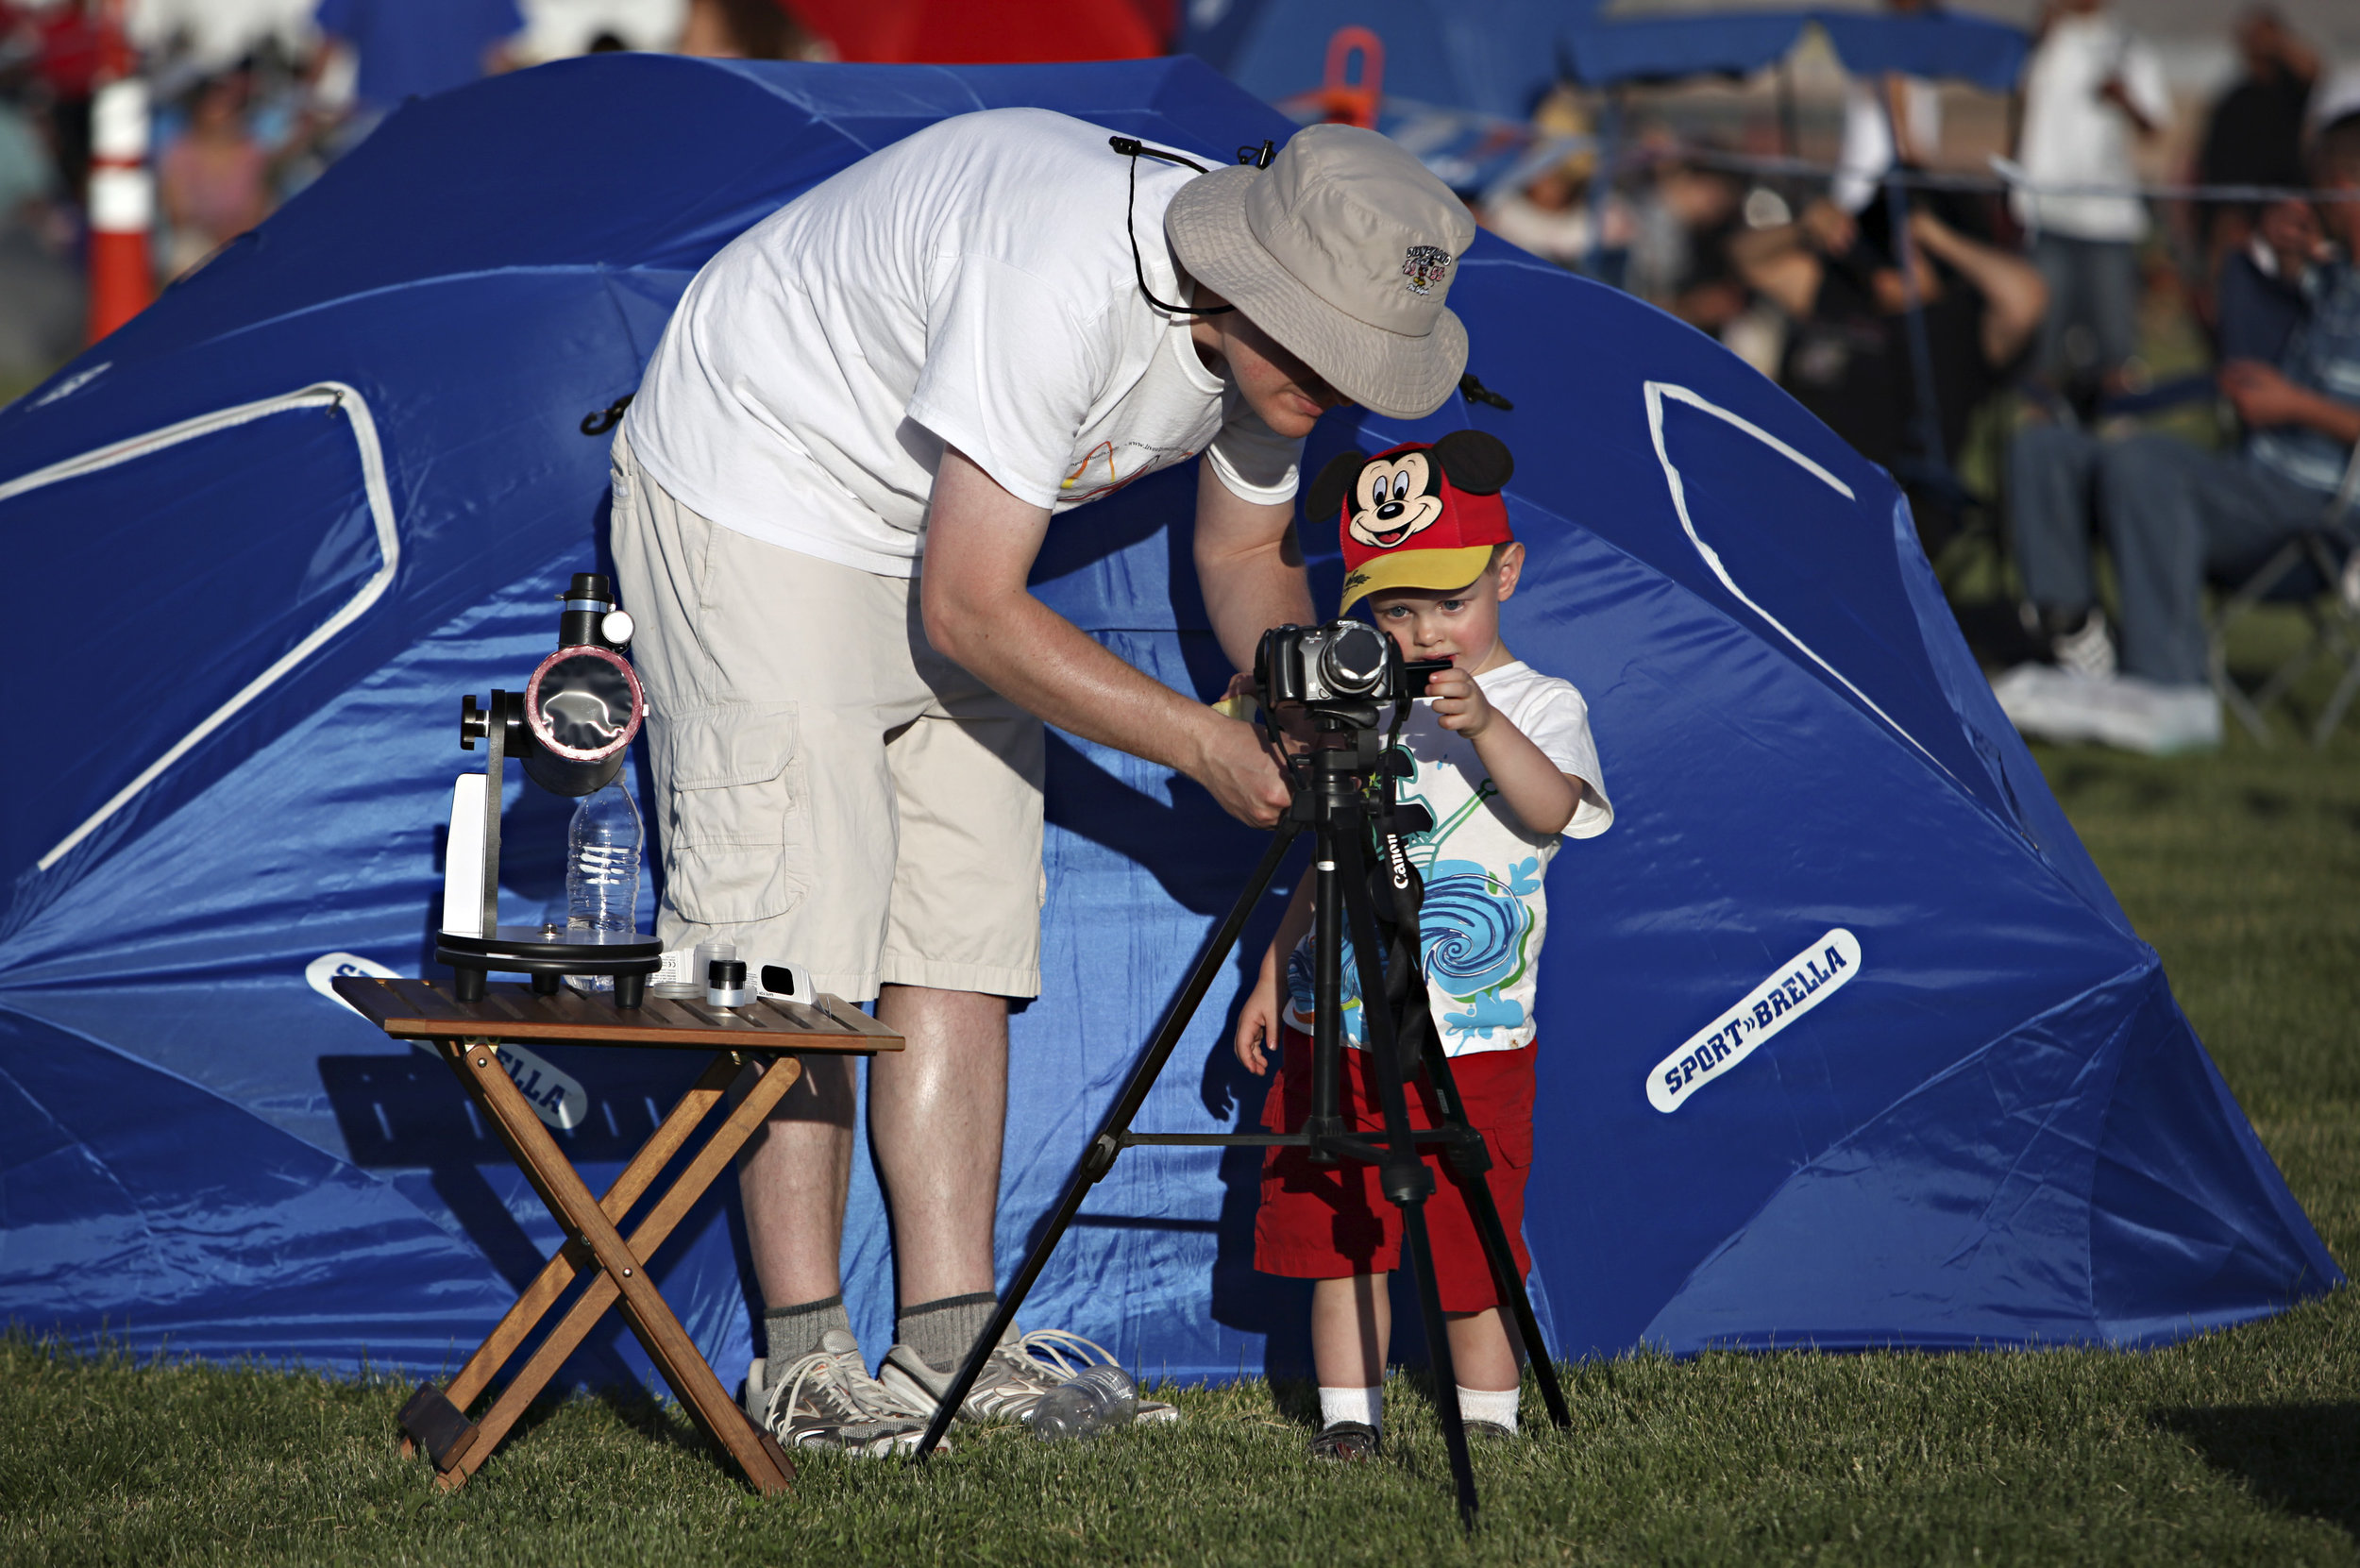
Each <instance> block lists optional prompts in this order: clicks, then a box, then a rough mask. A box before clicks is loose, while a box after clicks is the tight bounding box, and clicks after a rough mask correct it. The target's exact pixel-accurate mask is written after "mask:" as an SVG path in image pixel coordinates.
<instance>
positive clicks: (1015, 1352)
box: [877, 1324, 1180, 1425]
mask: <svg viewBox="0 0 2360 1568" xmlns="http://www.w3.org/2000/svg"><path fill="white" fill-rule="evenodd" d="M1095 1364H1103V1365H1105V1366H1110V1367H1111V1366H1120V1365H1121V1362H1119V1361H1117V1360H1116V1359H1115V1357H1114V1353H1113V1352H1111V1351H1109V1350H1107V1349H1106V1348H1105V1347H1104V1345H1100V1344H1097V1343H1094V1342H1093V1341H1091V1340H1085V1339H1084V1338H1082V1337H1081V1336H1080V1335H1079V1334H1069V1333H1067V1332H1066V1331H1065V1330H1063V1329H1061V1328H1037V1329H1035V1330H1034V1331H1033V1332H1032V1333H1030V1334H1027V1333H1025V1332H1024V1331H1023V1330H1022V1329H1020V1328H1018V1327H1017V1326H1015V1325H1014V1324H1010V1325H1009V1328H1008V1333H1007V1335H1006V1337H1005V1338H1003V1340H1001V1341H1000V1344H999V1346H998V1348H996V1349H994V1350H993V1351H992V1353H991V1358H990V1359H989V1360H987V1361H986V1362H985V1363H984V1369H983V1371H982V1372H980V1373H978V1374H976V1377H975V1386H974V1387H973V1388H971V1389H969V1390H968V1391H967V1399H966V1401H965V1402H964V1403H962V1404H961V1405H960V1406H959V1419H960V1420H961V1421H979V1422H986V1421H1027V1420H1030V1419H1031V1418H1032V1414H1033V1407H1034V1406H1036V1405H1037V1404H1039V1403H1040V1399H1041V1395H1043V1394H1045V1393H1047V1392H1048V1391H1050V1390H1052V1389H1054V1388H1055V1387H1056V1386H1057V1385H1058V1384H1060V1383H1063V1382H1065V1381H1066V1380H1067V1379H1068V1378H1070V1377H1072V1376H1073V1375H1074V1374H1077V1373H1079V1372H1081V1371H1082V1370H1083V1369H1084V1368H1085V1367H1088V1366H1091V1365H1095ZM957 1375H958V1369H957V1368H956V1367H953V1368H952V1370H951V1371H949V1372H936V1370H935V1369H934V1367H933V1366H932V1365H931V1364H929V1363H928V1362H927V1360H926V1358H925V1357H923V1356H920V1355H919V1354H918V1352H916V1351H914V1350H912V1349H911V1348H910V1347H909V1346H907V1345H895V1346H894V1347H893V1348H892V1349H891V1350H888V1351H886V1352H885V1360H884V1362H883V1363H882V1364H881V1365H880V1366H879V1367H878V1368H877V1376H878V1379H879V1380H880V1381H882V1382H883V1383H884V1384H885V1386H886V1387H887V1388H889V1389H891V1390H892V1391H893V1392H894V1394H895V1396H896V1397H897V1398H899V1399H901V1400H902V1401H903V1402H904V1403H907V1404H916V1403H918V1402H919V1401H920V1400H923V1401H924V1402H925V1407H926V1413H927V1415H928V1416H929V1417H931V1416H932V1415H933V1414H934V1411H935V1408H936V1406H937V1405H939V1404H940V1403H941V1400H942V1396H943V1395H944V1394H945V1393H948V1392H949V1391H950V1390H951V1380H952V1378H953V1377H956V1376H957ZM1132 1419H1133V1420H1134V1421H1137V1422H1139V1423H1142V1424H1147V1425H1157V1424H1167V1423H1171V1422H1175V1421H1178V1420H1179V1419H1180V1409H1179V1407H1177V1406H1175V1405H1168V1404H1166V1403H1165V1402H1164V1401H1162V1400H1160V1399H1145V1398H1142V1399H1141V1400H1140V1401H1139V1403H1138V1414H1137V1415H1136V1416H1134V1417H1133V1418H1132Z"/></svg>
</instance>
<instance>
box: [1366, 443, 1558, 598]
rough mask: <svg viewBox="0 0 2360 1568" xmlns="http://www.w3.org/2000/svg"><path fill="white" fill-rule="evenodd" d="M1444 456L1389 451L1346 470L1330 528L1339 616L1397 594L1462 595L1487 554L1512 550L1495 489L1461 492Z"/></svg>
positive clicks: (1414, 449)
mask: <svg viewBox="0 0 2360 1568" xmlns="http://www.w3.org/2000/svg"><path fill="white" fill-rule="evenodd" d="M1444 439H1445V440H1447V439H1449V438H1448V437H1445V438H1444ZM1505 455H1506V452H1505V448H1502V456H1503V458H1505ZM1350 456H1352V457H1358V456H1359V454H1358V453H1357V452H1355V453H1352V454H1350ZM1444 456H1445V454H1443V453H1441V452H1438V451H1437V450H1436V449H1435V448H1434V447H1423V446H1406V447H1393V448H1392V449H1391V450H1390V451H1384V452H1379V453H1378V454H1377V455H1376V456H1375V457H1374V458H1368V459H1364V460H1362V464H1361V465H1360V466H1359V467H1357V469H1351V470H1350V477H1349V480H1348V481H1347V482H1348V489H1347V490H1346V493H1345V495H1344V497H1343V500H1342V503H1341V508H1340V517H1339V519H1338V528H1337V532H1338V535H1339V541H1340V543H1341V545H1342V546H1343V552H1344V591H1343V599H1342V601H1341V602H1340V603H1339V604H1338V605H1337V606H1336V613H1337V614H1338V615H1342V614H1343V613H1344V612H1346V611H1348V610H1350V609H1351V608H1352V607H1353V606H1354V605H1355V604H1357V603H1358V602H1360V600H1362V599H1366V598H1367V597H1368V596H1369V595H1371V594H1381V593H1386V592H1389V591H1391V590H1393V589H1396V588H1428V589H1437V590H1445V591H1446V590H1449V589H1452V588H1463V587H1465V586H1467V585H1468V584H1469V583H1471V582H1474V581H1475V579H1477V578H1479V577H1481V576H1482V575H1483V573H1484V569H1485V568H1486V567H1488V566H1489V565H1491V564H1492V548H1493V547H1494V546H1498V545H1506V544H1510V543H1513V542H1514V540H1515V537H1516V535H1515V533H1514V531H1512V530H1511V529H1510V528H1509V522H1508V503H1507V501H1506V500H1504V499H1502V498H1501V497H1500V495H1499V493H1498V491H1497V489H1496V488H1493V489H1492V490H1490V491H1488V492H1486V491H1478V490H1469V489H1464V488H1461V487H1460V486H1459V485H1458V484H1457V483H1455V482H1453V481H1452V480H1451V478H1450V475H1449V471H1448V468H1447V467H1446V466H1445V464H1444V462H1443V458H1444ZM1331 466H1333V465H1331ZM1346 466H1347V467H1348V466H1349V465H1348V464H1347V465H1346ZM1325 477H1326V476H1323V479H1324V478H1325ZM1507 477H1508V476H1507V474H1506V472H1504V471H1503V472H1501V473H1500V475H1499V478H1500V480H1501V481H1505V480H1506V479H1507ZM1322 498H1323V499H1324V497H1322Z"/></svg>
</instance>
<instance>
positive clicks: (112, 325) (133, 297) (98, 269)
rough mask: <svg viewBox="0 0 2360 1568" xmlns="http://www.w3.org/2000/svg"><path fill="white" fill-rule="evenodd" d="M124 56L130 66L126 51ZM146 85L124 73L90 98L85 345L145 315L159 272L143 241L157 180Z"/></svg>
mask: <svg viewBox="0 0 2360 1568" xmlns="http://www.w3.org/2000/svg"><path fill="white" fill-rule="evenodd" d="M121 53H122V54H123V55H124V56H125V57H126V65H127V55H128V51H127V49H126V50H123V51H121ZM147 134H148V133H147V84H146V83H145V82H143V81H142V80H141V79H140V78H139V77H137V76H130V75H128V74H127V72H126V75H124V76H120V77H118V78H117V79H116V80H113V81H110V82H108V83H107V84H106V85H105V86H103V87H101V88H99V90H98V91H97V93H94V94H93V96H92V98H91V167H90V340H91V342H93V343H96V342H97V341H98V340H99V339H100V338H103V337H105V336H106V335H107V334H108V333H110V332H111V331H113V330H114V329H116V328H118V327H120V326H122V325H123V324H124V323H125V322H126V321H128V320H130V319H131V318H132V317H133V316H135V315H137V314H139V313H140V312H142V311H143V310H145V309H146V308H147V305H148V302H149V301H150V300H152V299H154V298H155V297H156V273H155V268H154V265H153V263H151V262H150V261H149V260H148V254H147V234H148V230H149V229H150V228H153V227H154V225H155V220H156V177H155V176H154V175H153V174H151V173H150V172H149V171H148V167H147Z"/></svg>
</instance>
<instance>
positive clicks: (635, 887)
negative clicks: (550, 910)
mask: <svg viewBox="0 0 2360 1568" xmlns="http://www.w3.org/2000/svg"><path fill="white" fill-rule="evenodd" d="M644 837H645V834H644V832H643V830H642V828H641V827H640V823H639V808H638V807H637V806H636V805H634V804H633V803H632V798H631V794H630V792H629V791H627V790H626V789H624V788H623V786H622V784H621V783H620V782H619V781H618V782H616V783H615V784H608V785H607V786H606V787H605V788H604V789H601V790H599V791H598V793H597V794H595V795H585V796H584V797H582V804H580V805H578V806H576V807H575V808H574V822H573V828H572V831H571V832H570V833H569V834H568V835H567V838H568V849H567V852H566V855H565V929H566V930H567V931H612V932H615V933H617V934H619V935H622V936H629V935H630V934H631V933H632V930H634V929H635V921H636V920H637V919H638V908H639V847H640V844H641V842H642V841H643V839H644ZM565 980H566V984H567V985H570V986H573V987H574V988H575V989H576V990H581V991H611V990H613V989H614V988H615V980H614V977H613V976H612V975H604V974H574V975H567V976H566V977H565Z"/></svg>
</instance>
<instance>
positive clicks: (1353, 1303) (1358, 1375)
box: [1311, 1274, 1496, 1389]
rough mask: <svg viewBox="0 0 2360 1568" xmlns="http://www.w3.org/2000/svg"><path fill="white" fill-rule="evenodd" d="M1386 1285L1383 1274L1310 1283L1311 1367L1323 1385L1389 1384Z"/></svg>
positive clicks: (1363, 1386)
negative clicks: (1387, 1373)
mask: <svg viewBox="0 0 2360 1568" xmlns="http://www.w3.org/2000/svg"><path fill="white" fill-rule="evenodd" d="M1385 1282H1386V1276H1385V1275H1383V1274H1353V1275H1351V1276H1349V1277H1347V1278H1344V1279H1322V1280H1314V1281H1313V1282H1312V1285H1311V1365H1312V1367H1313V1368H1314V1369H1315V1370H1316V1371H1317V1372H1318V1374H1319V1379H1320V1387H1322V1388H1323V1389H1373V1388H1374V1387H1376V1386H1377V1385H1378V1384H1379V1383H1382V1382H1383V1381H1384V1380H1385V1349H1386V1345H1387V1342H1388V1341H1389V1340H1391V1336H1392V1330H1393V1303H1392V1297H1391V1295H1390V1294H1389V1293H1388V1292H1387V1290H1386V1289H1385ZM1495 1315H1496V1314H1495ZM1453 1343H1454V1345H1455V1344H1456V1343H1457V1341H1456V1340H1454V1341H1453Z"/></svg>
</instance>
